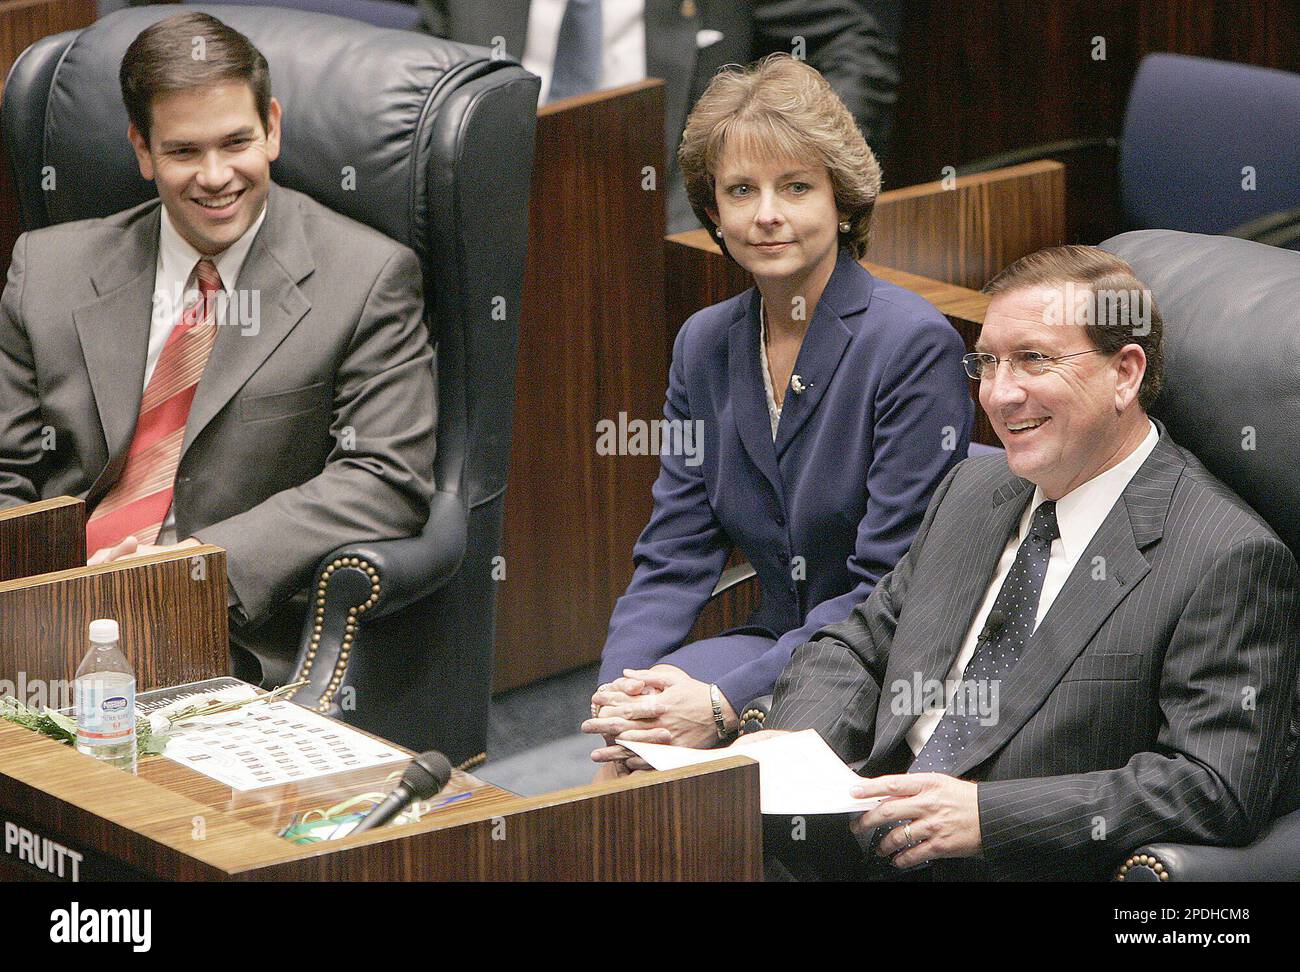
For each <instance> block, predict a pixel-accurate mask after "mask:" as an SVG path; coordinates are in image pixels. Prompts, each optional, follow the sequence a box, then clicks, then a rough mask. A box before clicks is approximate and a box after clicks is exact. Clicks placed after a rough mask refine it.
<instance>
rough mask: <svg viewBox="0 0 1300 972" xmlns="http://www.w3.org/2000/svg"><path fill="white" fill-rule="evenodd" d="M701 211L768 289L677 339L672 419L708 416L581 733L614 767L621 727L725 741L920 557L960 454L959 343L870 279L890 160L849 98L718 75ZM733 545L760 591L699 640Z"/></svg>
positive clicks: (695, 145) (814, 83)
mask: <svg viewBox="0 0 1300 972" xmlns="http://www.w3.org/2000/svg"><path fill="white" fill-rule="evenodd" d="M679 158H680V160H681V166H682V172H683V173H684V175H685V178H686V186H687V190H688V192H689V194H690V199H691V204H692V205H693V206H694V208H695V211H696V213H697V214H698V215H699V217H700V219H701V220H702V221H704V222H706V224H707V225H708V226H709V227H710V229H711V231H712V232H713V233H715V234H716V237H717V240H718V242H719V243H720V244H721V245H722V246H723V248H724V249H725V250H726V252H727V254H728V255H729V256H730V257H731V258H733V259H734V260H736V261H737V262H738V263H739V264H740V265H741V266H743V267H744V268H745V269H746V270H748V271H749V272H750V273H751V274H752V275H753V278H754V283H755V286H754V287H753V288H751V289H750V290H747V291H746V292H745V293H743V294H741V295H739V296H737V297H734V298H732V299H730V300H727V301H724V302H722V303H720V304H716V305H714V306H712V307H707V308H705V309H704V310H701V311H699V312H698V313H696V314H694V315H692V316H691V318H690V319H689V320H687V321H686V323H685V324H684V325H683V326H682V328H681V331H680V332H679V334H678V335H677V340H676V344H675V346H674V349H673V358H672V367H671V372H670V374H669V384H668V394H667V403H666V405H665V407H664V415H665V417H666V419H667V420H668V421H669V422H670V423H671V424H676V423H681V427H683V428H685V427H686V426H687V425H691V426H692V427H693V428H695V429H698V430H699V431H698V433H697V435H696V441H698V442H700V443H702V449H701V450H700V452H699V453H698V454H695V455H686V456H684V455H680V454H675V453H674V451H673V450H671V449H670V450H668V451H667V452H666V453H665V454H664V455H663V456H662V465H661V469H660V473H659V477H658V480H657V481H656V483H655V485H654V512H653V514H652V515H651V518H650V522H649V524H648V525H647V526H646V528H645V530H644V532H643V533H642V534H641V537H640V539H639V540H638V542H637V544H636V547H635V549H634V551H633V559H634V561H635V563H636V570H635V573H634V575H633V578H632V582H631V584H630V585H629V586H628V589H627V592H626V593H625V594H624V595H623V596H622V597H621V598H620V599H619V601H618V603H617V605H616V606H615V608H614V613H613V617H612V618H611V620H610V626H609V635H608V639H607V641H606V643H605V647H604V652H603V655H602V660H601V669H600V681H601V683H602V684H601V686H600V688H599V689H598V690H597V692H596V693H595V694H594V695H593V697H592V703H591V709H592V718H591V719H589V720H588V721H587V722H585V723H584V724H583V730H584V731H586V732H591V733H595V734H602V735H604V736H606V737H607V740H606V743H607V744H606V745H604V746H601V747H599V748H597V750H596V751H595V752H594V753H593V759H595V760H596V761H597V762H601V763H604V764H605V767H606V769H605V773H606V774H611V773H617V772H621V771H624V770H626V769H628V768H629V766H630V768H639V764H638V762H632V763H630V764H629V763H628V762H627V757H628V755H629V754H628V751H627V750H626V749H625V748H623V747H622V746H619V745H618V744H617V743H616V742H615V741H614V738H615V737H617V736H620V735H623V736H624V738H629V739H639V740H643V741H652V742H671V743H673V744H676V745H683V746H694V747H707V746H712V745H716V744H717V743H718V742H719V741H720V739H723V738H725V737H728V736H729V735H730V734H732V733H734V732H735V731H736V728H737V712H738V711H739V710H740V709H741V708H742V707H743V706H744V705H745V704H746V703H747V702H749V701H750V700H751V699H754V698H756V697H759V696H762V695H765V694H767V693H769V692H770V691H771V690H772V687H773V686H774V685H775V684H776V679H777V676H778V675H779V674H780V672H781V669H782V668H783V667H784V666H785V663H786V661H787V660H788V659H789V657H790V652H791V650H792V649H793V648H794V646H795V645H798V644H801V643H803V642H804V641H806V640H807V639H808V637H809V636H811V634H812V633H813V632H814V631H816V630H817V629H818V628H819V627H821V626H822V625H824V624H828V623H831V622H834V621H840V620H843V619H844V618H845V617H847V616H848V614H849V612H850V611H852V609H853V607H854V606H855V605H856V604H858V603H859V602H860V601H862V600H864V599H865V598H866V597H867V596H868V595H869V594H870V593H871V591H872V589H873V587H874V586H875V584H876V582H877V581H878V580H879V579H880V578H881V577H882V576H884V575H885V574H886V573H887V572H888V571H889V570H890V569H891V568H892V567H893V566H894V564H895V563H896V562H897V561H898V559H899V558H900V557H902V555H903V554H904V553H905V552H906V551H907V548H908V546H909V544H910V543H911V542H912V537H913V535H914V534H915V532H916V529H917V527H918V526H919V525H920V522H921V516H922V514H923V513H924V511H925V507H926V504H927V503H928V502H929V499H930V495H931V493H932V492H933V491H934V489H935V487H936V486H937V485H938V484H939V482H940V481H941V480H942V479H943V477H944V475H945V474H946V473H947V472H948V470H949V469H950V468H951V467H952V466H953V464H954V463H956V462H958V461H959V460H961V459H963V458H965V456H966V452H967V448H968V444H969V436H970V428H971V419H972V413H973V404H972V402H971V396H970V392H969V387H968V384H967V377H966V375H965V373H964V372H963V370H962V365H961V359H962V352H963V351H964V346H963V343H962V341H961V339H960V337H959V336H958V334H957V332H956V331H955V330H954V329H953V328H952V326H951V325H950V324H949V323H948V321H947V320H946V319H945V318H944V317H943V315H942V314H940V313H939V312H938V311H937V310H935V308H934V307H932V306H931V305H930V304H929V303H927V302H926V301H925V300H923V299H922V298H920V297H919V296H917V295H916V294H914V293H911V292H910V291H907V290H904V289H902V288H900V287H897V286H894V285H893V284H890V283H887V282H885V281H883V280H879V279H877V278H876V277H873V276H872V275H871V274H870V273H869V272H867V270H865V269H864V268H863V267H862V266H861V265H860V264H859V263H858V260H859V259H860V258H861V257H862V255H863V253H864V252H865V251H866V248H867V240H868V235H869V232H870V228H871V213H872V207H873V206H874V204H875V200H876V196H877V195H878V193H879V191H880V168H879V166H878V164H877V163H876V160H875V157H874V156H873V155H872V152H871V149H870V148H869V147H868V146H867V143H866V140H865V139H864V138H863V137H862V134H861V132H860V131H859V130H858V128H857V126H856V125H855V124H854V121H853V117H852V115H850V113H849V111H848V109H847V108H846V107H845V105H844V102H843V101H842V100H841V99H840V98H839V97H838V96H837V95H836V94H835V93H834V91H832V90H831V87H830V85H829V84H828V83H827V81H826V79H825V78H823V77H822V76H821V75H820V74H819V73H818V72H817V71H816V70H814V69H813V68H812V67H810V66H809V65H808V64H805V63H803V62H801V61H798V60H796V59H794V58H791V57H789V56H788V55H779V54H777V55H771V56H769V57H767V58H765V59H763V60H761V61H759V62H758V63H757V64H755V65H753V66H751V67H749V68H745V69H739V70H731V71H726V72H723V73H721V74H719V75H718V76H717V77H715V78H714V79H713V81H712V82H711V83H710V85H709V88H708V90H707V91H706V92H705V94H704V96H703V97H702V98H701V99H700V101H699V103H698V104H697V105H696V107H695V110H694V111H693V112H692V114H691V117H690V119H689V120H688V122H687V125H686V131H685V135H684V137H683V139H682V145H681V149H680V152H679ZM733 548H738V549H739V550H740V551H742V552H743V553H744V554H745V556H746V557H747V558H748V559H749V562H750V564H752V565H753V567H754V569H755V571H756V572H757V575H758V582H759V584H760V585H761V588H762V593H761V605H760V607H759V609H758V610H757V612H756V613H755V614H754V616H753V617H752V618H751V619H750V620H749V623H748V624H747V625H746V626H745V627H744V628H742V629H739V630H735V631H729V632H725V633H723V634H721V635H719V636H717V637H712V638H707V639H704V640H701V641H696V642H693V643H690V644H684V641H685V639H686V637H687V634H688V632H689V631H690V629H691V627H692V625H693V624H694V622H695V620H696V617H697V615H698V614H699V612H700V609H701V608H702V607H703V605H704V604H705V602H706V601H707V600H708V598H709V595H710V593H711V591H712V590H713V587H714V584H715V582H716V581H717V579H718V577H719V575H720V574H721V573H722V570H723V567H724V565H725V563H726V561H727V558H728V555H729V553H730V552H731V550H732V549H733Z"/></svg>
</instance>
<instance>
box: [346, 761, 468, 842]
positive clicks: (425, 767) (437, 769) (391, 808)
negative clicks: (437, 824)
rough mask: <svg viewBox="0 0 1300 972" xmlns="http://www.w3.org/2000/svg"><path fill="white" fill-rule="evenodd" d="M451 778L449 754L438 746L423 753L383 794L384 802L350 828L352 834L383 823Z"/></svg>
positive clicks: (427, 796) (445, 783)
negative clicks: (443, 753) (388, 792)
mask: <svg viewBox="0 0 1300 972" xmlns="http://www.w3.org/2000/svg"><path fill="white" fill-rule="evenodd" d="M450 779H451V763H449V762H447V757H446V756H444V755H442V753H440V752H438V751H437V750H436V749H431V750H429V751H428V752H427V753H421V754H420V755H419V756H417V757H415V759H413V760H411V763H410V765H409V766H407V767H406V772H405V773H403V774H402V781H401V782H400V783H398V784H397V786H396V787H395V788H394V789H393V792H392V793H390V794H388V796H386V797H385V798H384V802H383V803H381V804H379V806H377V807H375V809H373V810H371V811H370V812H369V813H368V814H366V815H365V816H364V817H362V818H361V822H360V823H358V824H357V825H356V826H355V827H353V828H352V830H351V831H349V834H348V835H349V836H351V835H352V834H360V833H365V831H367V830H371V829H373V828H375V827H382V826H383V825H384V824H386V823H388V821H390V820H392V819H393V818H394V817H396V816H397V815H398V814H399V813H401V812H402V811H403V810H405V809H406V808H407V807H408V806H410V805H411V804H412V803H414V802H415V801H416V800H427V799H429V797H431V796H433V795H434V794H435V793H437V792H438V791H439V790H441V789H442V788H443V787H444V786H446V785H447V781H448V780H450Z"/></svg>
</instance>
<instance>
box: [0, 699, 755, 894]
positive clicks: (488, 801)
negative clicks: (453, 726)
mask: <svg viewBox="0 0 1300 972" xmlns="http://www.w3.org/2000/svg"><path fill="white" fill-rule="evenodd" d="M401 768H402V764H391V765H389V766H386V767H382V768H380V769H379V770H374V771H370V772H369V773H365V774H356V775H355V776H353V777H352V778H350V779H349V780H348V781H347V782H345V783H340V784H339V785H338V786H337V787H334V788H330V789H328V790H326V791H323V792H322V791H316V792H314V793H312V792H310V791H309V792H306V793H304V792H300V791H296V790H291V789H284V790H277V791H275V792H265V793H264V792H262V791H258V795H257V797H256V798H255V799H253V798H250V795H248V794H233V793H232V792H231V791H230V789H229V788H228V787H225V786H222V785H221V784H218V783H215V781H212V780H208V779H207V778H206V777H203V776H201V775H200V774H197V773H194V772H193V771H191V770H189V769H187V768H185V767H183V766H180V765H179V764H176V763H173V762H171V761H170V760H167V759H166V758H164V757H148V758H146V759H144V760H142V761H141V765H140V773H139V775H138V776H131V775H129V774H125V773H123V772H121V771H120V770H116V769H113V768H111V767H108V766H104V765H102V764H99V763H97V762H95V761H94V760H92V759H91V758H90V757H87V756H83V755H81V754H80V753H77V752H75V751H74V750H72V749H71V748H70V747H67V746H63V745H60V744H59V743H56V742H54V741H53V740H50V739H46V738H45V737H43V736H40V735H38V734H36V733H33V732H30V731H28V730H27V729H24V728H22V727H20V726H15V725H11V724H9V723H7V722H0V828H7V826H8V825H11V824H12V825H13V826H14V827H18V828H23V829H25V830H26V831H28V833H29V835H31V834H34V835H35V836H36V838H37V839H40V838H47V839H49V840H53V841H55V842H56V843H57V844H59V845H60V846H62V847H64V848H68V849H71V850H73V851H75V852H76V853H78V854H80V855H82V857H83V860H82V861H81V862H80V864H79V871H80V873H79V877H80V878H81V880H99V879H114V878H117V879H120V878H162V879H165V880H240V881H247V880H299V881H300V880H319V881H342V880H348V881H367V880H389V881H391V880H402V881H409V880H458V879H459V880H512V881H517V880H549V881H565V880H568V881H575V880H576V881H628V880H643V881H654V880H686V881H732V880H750V881H754V880H760V879H761V877H762V827H761V823H760V817H759V812H758V766H757V764H756V763H754V762H753V761H752V760H749V759H746V758H744V757H740V756H738V757H736V758H735V759H729V760H725V761H722V762H718V763H712V764H709V765H708V766H706V767H693V768H691V769H685V770H676V771H673V772H669V773H638V774H636V775H634V776H633V777H629V778H626V779H624V780H619V781H616V782H611V783H603V784H599V785H592V786H585V787H578V788H575V789H571V790H563V791H560V792H556V793H550V794H546V795H544V796H540V797H531V798H523V797H515V796H512V795H511V794H509V793H506V792H505V791H504V790H500V789H498V788H496V787H493V786H491V785H489V784H486V783H483V782H482V781H480V780H478V779H475V778H474V777H472V776H469V775H467V774H464V773H454V774H453V776H452V780H451V782H450V783H449V784H448V789H447V790H446V791H444V793H446V794H448V795H450V794H452V793H456V792H468V793H470V794H471V796H470V797H469V798H468V799H466V800H464V801H460V802H458V803H455V804H451V805H450V806H449V807H447V808H445V809H443V810H435V811H433V812H432V813H430V814H428V815H427V816H425V817H424V818H423V819H421V820H419V821H417V822H415V823H410V824H403V825H401V826H398V827H386V828H379V829H376V830H373V831H369V832H367V833H364V834H359V835H357V836H355V837H354V836H349V837H344V838H342V839H341V840H338V841H329V842H321V843H315V844H308V845H296V844H292V843H290V842H289V841H286V840H282V839H281V838H279V837H278V836H276V835H277V833H278V832H279V830H280V829H281V828H282V827H283V826H284V825H285V824H287V823H288V822H289V820H290V818H291V817H292V815H293V814H294V813H295V812H297V811H299V810H302V809H307V808H311V807H321V808H324V807H328V806H330V805H332V804H334V803H336V802H340V801H341V800H344V799H346V798H347V797H348V796H352V795H356V794H359V793H363V792H367V791H370V790H376V789H379V790H387V789H389V788H390V786H389V785H386V784H384V779H385V778H386V777H387V776H388V775H389V774H390V773H392V772H394V771H395V770H396V771H400V770H401ZM434 802H435V803H436V802H437V801H436V800H435V801H434ZM28 839H31V838H30V836H29V838H28ZM42 846H47V845H42ZM59 856H60V857H61V858H62V857H65V856H66V855H62V854H60V855H59ZM68 868H69V869H70V864H68ZM68 877H70V874H65V875H64V879H65V880H66V879H67V878H68ZM5 878H8V879H26V880H41V879H45V880H55V879H58V875H57V874H55V875H51V874H49V873H44V872H42V871H39V870H37V869H36V868H35V867H33V866H32V865H31V864H29V863H27V862H20V861H18V860H16V859H15V857H14V856H13V854H12V853H10V854H0V879H5Z"/></svg>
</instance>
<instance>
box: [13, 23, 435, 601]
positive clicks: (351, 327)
mask: <svg viewBox="0 0 1300 972" xmlns="http://www.w3.org/2000/svg"><path fill="white" fill-rule="evenodd" d="M120 80H121V86H122V95H123V100H124V101H125V103H126V108H127V114H128V117H129V119H130V126H129V129H128V132H127V135H128V137H129V139H130V141H131V144H132V146H133V147H134V149H135V154H136V158H137V161H138V163H139V167H140V173H141V174H142V175H143V176H144V177H145V178H146V179H149V180H151V181H153V182H154V184H155V185H156V187H157V190H158V197H159V198H158V199H155V200H153V201H150V202H148V203H145V204H143V205H141V206H137V207H135V208H133V209H128V210H126V211H125V212H121V213H118V214H117V215H115V216H110V217H107V218H105V219H96V220H86V221H82V222H76V223H69V224H64V225H61V226H53V227H49V228H46V229H41V230H37V231H35V232H31V233H27V234H25V235H24V236H22V237H21V238H20V239H19V241H18V243H17V245H16V246H15V248H14V255H13V262H12V265H11V267H10V271H9V280H8V283H7V285H6V287H5V290H4V298H3V302H2V304H0V506H8V505H13V504H16V503H25V502H31V501H34V500H37V499H40V498H43V497H49V496H58V495H74V496H79V497H84V498H85V500H86V503H87V507H88V509H89V513H90V519H89V523H88V526H87V550H88V552H89V553H90V554H91V562H92V563H100V562H104V561H108V560H114V559H117V558H120V557H124V556H132V555H138V554H140V553H147V552H152V551H156V550H160V549H165V548H168V547H174V546H189V545H196V544H198V543H213V544H216V545H218V546H221V547H224V548H225V549H226V551H227V554H228V557H227V570H228V574H229V579H230V588H231V593H230V599H231V605H232V608H234V609H235V610H236V620H240V621H243V620H250V619H258V618H261V617H262V616H264V615H266V614H267V613H268V612H270V611H271V610H272V608H274V607H275V606H276V605H277V604H279V603H280V602H282V601H284V600H285V599H287V598H288V597H289V596H290V595H292V594H293V593H294V592H295V591H296V590H298V589H300V588H302V587H303V586H304V585H305V584H306V583H307V581H308V575H309V573H310V571H311V569H312V568H313V567H314V566H315V564H316V563H317V562H318V561H319V560H320V558H322V557H323V556H324V555H325V554H327V553H328V552H329V551H330V550H332V549H334V548H335V547H336V546H338V545H340V544H344V543H350V542H359V541H366V540H377V539H384V538H390V537H400V536H406V535H410V534H413V533H417V532H418V531H419V530H420V528H421V527H422V526H423V524H424V522H425V519H426V518H427V516H428V504H429V499H430V496H431V494H432V490H433V482H432V478H433V455H434V419H435V415H434V411H435V404H434V387H433V371H432V351H431V349H430V347H429V342H428V332H427V329H426V327H425V324H424V321H423V309H424V302H423V299H422V290H421V275H420V270H419V265H418V263H417V260H416V257H415V255H414V254H413V253H412V252H411V251H410V250H409V249H407V248H405V247H403V246H400V245H398V244H397V243H395V242H393V241H392V240H390V239H388V238H386V237H384V236H382V235H380V234H379V233H376V232H374V231H372V230H370V229H367V228H366V227H363V226H361V225H360V224H358V223H355V222H352V221H351V220H348V219H345V218H344V217H342V216H339V215H337V214H336V213H333V212H332V211H330V210H328V209H326V208H325V207H323V206H321V205H320V204H318V203H316V202H314V201H313V200H312V199H310V198H308V197H307V196H305V195H302V194H300V193H297V192H293V191H291V190H288V189H284V188H281V187H277V186H276V185H275V184H274V183H273V182H272V180H271V168H270V167H271V163H272V162H274V161H275V160H276V158H277V157H278V156H279V154H280V132H281V115H282V112H281V107H280V105H279V103H278V102H277V101H276V99H275V98H273V97H272V96H271V81H270V71H269V68H268V65H267V62H266V59H265V58H264V57H263V56H262V54H261V53H260V52H259V51H258V50H257V49H256V48H255V47H253V45H252V44H251V43H250V42H249V41H248V39H247V38H246V37H245V36H244V35H242V34H240V33H238V32H237V31H234V30H232V29H230V28H229V27H227V26H226V25H225V24H223V23H221V22H220V21H218V20H216V19H215V18H213V17H211V16H208V15H207V14H202V13H182V14H178V15H176V16H173V17H169V18H167V19H165V20H161V21H159V22H158V23H155V24H154V25H153V26H151V27H149V28H148V29H146V30H145V31H143V32H142V33H141V34H140V35H139V36H138V37H137V38H136V39H135V41H134V42H132V44H131V46H130V47H129V48H128V49H127V52H126V55H125V56H124V57H123V60H122V66H121V72H120Z"/></svg>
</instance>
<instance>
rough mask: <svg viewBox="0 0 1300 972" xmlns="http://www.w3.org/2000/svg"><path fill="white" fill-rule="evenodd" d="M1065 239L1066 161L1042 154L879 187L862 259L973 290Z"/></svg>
mask: <svg viewBox="0 0 1300 972" xmlns="http://www.w3.org/2000/svg"><path fill="white" fill-rule="evenodd" d="M1064 242H1065V167H1064V166H1063V165H1061V164H1060V163H1059V162H1053V161H1050V160H1044V161H1041V162H1031V163H1028V164H1026V165H1017V166H1011V167H1009V168H1005V169H996V170H994V171H993V172H985V173H981V174H979V175H972V176H963V177H962V178H960V179H954V180H952V182H951V184H950V185H949V186H947V187H945V184H944V182H943V181H938V182H926V183H921V184H919V185H915V186H908V187H907V188H905V189H894V190H890V191H887V192H882V193H881V194H880V198H879V199H878V200H877V201H876V210H875V213H874V214H873V215H872V219H871V248H870V249H869V250H868V251H867V259H868V260H870V261H871V262H872V263H875V264H879V265H882V266H886V267H895V268H897V269H899V270H906V271H909V272H911V273H915V274H920V275H921V276H924V277H931V278H933V279H935V280H943V281H946V282H948V283H953V284H958V285H960V286H962V287H969V288H971V289H973V290H978V289H979V288H980V287H983V286H984V284H986V283H988V281H989V280H990V279H991V278H992V277H993V276H994V274H996V273H998V271H1000V270H1002V269H1003V268H1005V267H1007V266H1009V265H1010V264H1012V263H1014V262H1015V261H1016V260H1018V259H1020V257H1022V256H1024V255H1025V254H1027V253H1033V252H1034V251H1035V250H1041V249H1043V248H1044V247H1048V246H1059V245H1060V244H1062V243H1064Z"/></svg>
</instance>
